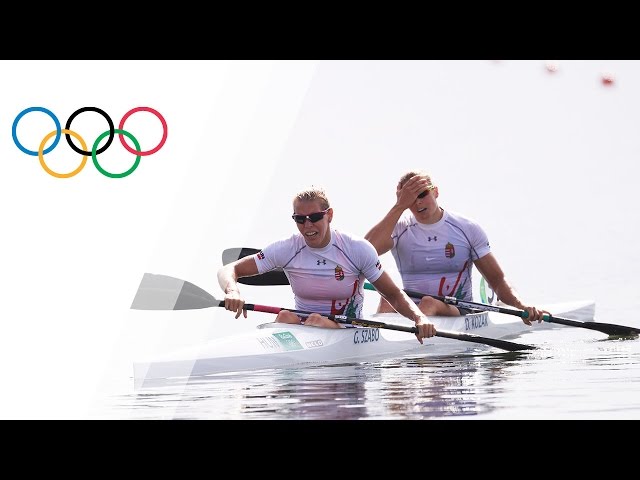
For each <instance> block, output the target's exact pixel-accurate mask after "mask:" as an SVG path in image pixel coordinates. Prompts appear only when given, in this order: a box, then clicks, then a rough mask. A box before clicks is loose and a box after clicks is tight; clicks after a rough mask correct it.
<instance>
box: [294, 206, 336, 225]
mask: <svg viewBox="0 0 640 480" xmlns="http://www.w3.org/2000/svg"><path fill="white" fill-rule="evenodd" d="M329 208H331V207H329ZM329 208H327V209H326V210H323V211H322V212H316V213H310V214H309V215H296V214H295V213H294V214H293V215H291V218H293V220H294V221H295V222H296V223H299V224H301V225H304V222H306V221H307V218H308V219H309V221H310V222H311V223H316V222H317V221H318V220H322V219H323V217H324V216H325V215H326V214H327V212H328V211H329Z"/></svg>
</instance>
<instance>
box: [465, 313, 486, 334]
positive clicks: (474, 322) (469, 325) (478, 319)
mask: <svg viewBox="0 0 640 480" xmlns="http://www.w3.org/2000/svg"><path fill="white" fill-rule="evenodd" d="M487 326H489V314H488V313H487V312H482V313H481V314H479V315H473V316H467V317H465V318H464V329H465V330H475V329H477V328H482V327H487Z"/></svg>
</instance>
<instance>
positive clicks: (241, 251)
mask: <svg viewBox="0 0 640 480" xmlns="http://www.w3.org/2000/svg"><path fill="white" fill-rule="evenodd" d="M259 251H260V250H258V249H255V248H247V247H245V248H229V249H227V250H225V251H224V252H222V262H223V264H224V265H227V264H228V263H230V262H231V261H234V260H237V259H238V258H242V257H246V256H247V255H253V254H255V253H258V252H259ZM234 253H235V254H236V255H237V257H236V258H234V259H233V260H230V259H231V258H232V256H233V254H234ZM270 274H271V275H270ZM238 282H239V283H246V284H247V285H287V284H288V283H289V282H288V280H287V277H286V275H285V274H284V272H283V271H282V270H281V269H277V270H272V271H270V272H267V273H264V274H262V275H256V276H254V277H243V278H240V279H239V280H238ZM249 282H251V283H249ZM271 282H274V283H271ZM275 282H277V283H275ZM364 288H366V289H367V290H375V287H374V286H373V285H371V284H369V283H365V285H364ZM405 293H406V294H407V295H409V296H410V297H413V298H422V297H425V296H426V297H433V298H437V299H438V300H441V301H443V302H444V303H448V304H449V305H456V306H460V307H463V308H471V309H476V310H484V311H490V312H499V313H505V314H507V315H515V316H517V317H520V318H527V316H528V314H529V313H528V312H527V311H526V310H518V309H515V308H504V307H497V306H494V305H487V304H485V303H476V302H465V301H462V300H458V299H457V298H455V297H441V296H438V295H423V294H422V293H418V292H412V291H407V290H405ZM543 320H544V321H545V322H548V323H557V324H558V325H567V326H570V327H579V328H588V329H589V330H596V331H598V332H602V333H606V334H607V335H614V336H623V337H628V336H637V335H638V334H640V329H639V328H634V327H626V326H624V325H616V324H612V323H600V322H581V321H579V320H571V319H569V318H563V317H556V316H554V315H547V314H545V315H544V317H543Z"/></svg>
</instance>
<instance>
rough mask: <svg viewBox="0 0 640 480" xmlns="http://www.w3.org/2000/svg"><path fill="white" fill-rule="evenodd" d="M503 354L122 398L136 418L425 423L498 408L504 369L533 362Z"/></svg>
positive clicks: (207, 383) (176, 387)
mask: <svg viewBox="0 0 640 480" xmlns="http://www.w3.org/2000/svg"><path fill="white" fill-rule="evenodd" d="M526 355H527V354H522V353H513V352H510V353H495V354H485V355H466V356H457V357H451V356H449V357H442V358H437V357H436V358H434V357H432V358H429V359H426V358H420V357H418V358H403V359H401V360H388V361H384V362H376V363H358V364H341V365H329V366H322V367H309V368H287V369H278V370H264V371H258V372H252V373H242V374H235V375H231V374H229V375H216V376H210V377H201V378H197V379H195V378H192V379H189V380H175V379H174V380H171V381H168V380H156V381H153V382H151V383H150V382H148V381H147V382H146V383H145V386H144V387H143V388H140V389H138V390H137V391H136V392H135V393H134V394H133V395H131V396H127V397H121V398H119V399H118V400H117V403H118V407H117V408H119V409H123V411H126V412H128V415H130V416H132V417H133V418H175V419H198V418H199V419H333V420H355V419H363V418H376V419H385V418H388V419H395V418H404V419H422V418H438V417H450V416H464V415H478V414H479V413H486V412H488V411H490V410H491V409H492V407H491V405H487V404H483V403H482V402H481V399H482V398H483V396H486V395H499V394H500V393H501V391H502V390H501V386H500V384H501V382H502V381H503V379H504V378H505V373H504V370H505V368H506V367H507V366H508V365H510V364H511V363H512V362H517V361H518V359H519V358H521V357H523V356H526Z"/></svg>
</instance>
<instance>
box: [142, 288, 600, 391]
mask: <svg viewBox="0 0 640 480" xmlns="http://www.w3.org/2000/svg"><path fill="white" fill-rule="evenodd" d="M544 308H545V309H546V310H548V311H551V312H554V314H558V315H566V316H569V317H571V318H572V319H575V320H576V321H585V322H589V321H592V320H593V319H594V314H595V303H594V302H589V301H585V302H572V303H562V304H554V305H545V306H544ZM373 317H374V318H375V320H377V321H381V322H386V323H385V325H389V326H391V325H401V326H403V327H404V328H406V327H407V326H412V325H413V322H411V321H410V320H408V319H406V318H405V317H402V316H400V315H398V314H389V313H387V314H376V315H373ZM429 319H430V321H432V322H433V323H434V324H435V325H436V329H438V330H442V331H449V332H461V333H465V334H473V335H481V336H483V337H489V338H492V339H509V338H515V337H518V336H519V335H522V334H523V333H526V332H530V331H536V330H540V329H549V328H565V327H562V326H560V325H557V324H554V323H547V322H542V323H535V324H534V325H532V326H527V325H525V324H524V323H523V322H522V320H521V319H520V318H517V317H514V316H512V315H505V314H504V313H499V312H490V311H484V312H480V313H473V314H469V315H466V316H457V317H429ZM423 341H424V343H423V344H420V343H419V342H418V340H417V339H416V337H415V335H413V334H411V333H407V332H406V331H397V330H392V329H389V328H375V327H373V328H372V327H356V328H353V327H351V328H339V329H331V328H320V327H312V326H305V325H290V324H280V323H273V322H272V323H265V324H262V325H259V326H258V327H257V328H256V329H254V330H251V331H249V332H246V333H242V334H239V335H233V336H229V337H226V338H218V339H214V340H211V341H209V342H208V343H206V344H199V345H194V346H192V347H189V348H185V349H181V350H178V351H173V352H169V353H167V354H165V355H162V356H159V357H154V358H149V359H143V360H139V361H136V362H134V378H135V381H136V383H138V382H143V381H144V380H147V379H160V378H175V377H194V376H204V375H212V374H219V373H229V372H241V371H247V370H259V369H269V368H282V367H300V366H311V365H322V364H337V363H344V362H358V361H373V360H376V359H381V358H385V357H396V356H398V357H399V356H407V355H409V356H440V355H452V354H460V353H475V352H486V351H488V350H491V349H492V348H493V347H491V346H488V345H483V344H479V343H469V342H468V341H460V340H457V339H452V338H441V337H431V338H425V339H423Z"/></svg>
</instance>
